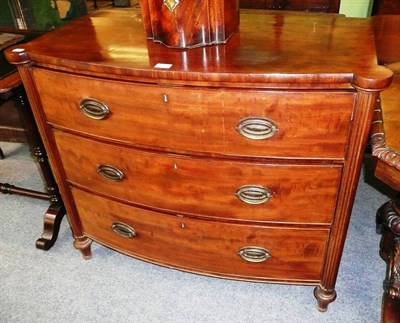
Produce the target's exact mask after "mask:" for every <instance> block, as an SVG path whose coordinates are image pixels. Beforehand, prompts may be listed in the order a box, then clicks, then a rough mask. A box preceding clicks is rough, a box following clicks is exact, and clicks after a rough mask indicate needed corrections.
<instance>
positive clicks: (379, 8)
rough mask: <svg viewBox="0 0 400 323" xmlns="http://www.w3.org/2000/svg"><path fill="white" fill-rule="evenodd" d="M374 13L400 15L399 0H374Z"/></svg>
mask: <svg viewBox="0 0 400 323" xmlns="http://www.w3.org/2000/svg"><path fill="white" fill-rule="evenodd" d="M372 15H400V2H399V1H398V0H374V5H373V7H372Z"/></svg>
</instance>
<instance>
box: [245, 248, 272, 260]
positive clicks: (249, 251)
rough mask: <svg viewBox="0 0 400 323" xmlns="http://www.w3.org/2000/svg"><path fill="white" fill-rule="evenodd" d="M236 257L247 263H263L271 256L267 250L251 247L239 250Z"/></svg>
mask: <svg viewBox="0 0 400 323" xmlns="http://www.w3.org/2000/svg"><path fill="white" fill-rule="evenodd" d="M238 255H239V256H240V257H241V258H242V259H244V260H246V261H248V262H263V261H267V260H268V259H269V258H271V254H270V253H269V251H268V250H267V249H264V248H261V247H253V246H248V247H242V248H240V249H239V251H238Z"/></svg>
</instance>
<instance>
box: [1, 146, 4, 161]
mask: <svg viewBox="0 0 400 323" xmlns="http://www.w3.org/2000/svg"><path fill="white" fill-rule="evenodd" d="M0 159H4V153H3V150H2V149H1V147H0Z"/></svg>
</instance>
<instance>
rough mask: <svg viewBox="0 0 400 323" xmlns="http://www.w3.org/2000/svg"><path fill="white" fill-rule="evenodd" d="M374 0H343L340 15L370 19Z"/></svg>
mask: <svg viewBox="0 0 400 323" xmlns="http://www.w3.org/2000/svg"><path fill="white" fill-rule="evenodd" d="M373 3H374V1H373V0H341V2H340V11H339V12H340V13H342V14H344V15H346V16H347V17H369V16H370V15H371V9H372V5H373Z"/></svg>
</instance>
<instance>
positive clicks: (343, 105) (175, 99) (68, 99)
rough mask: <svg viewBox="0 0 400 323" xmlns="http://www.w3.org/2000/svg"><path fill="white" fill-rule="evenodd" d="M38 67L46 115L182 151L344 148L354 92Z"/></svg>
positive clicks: (338, 152) (336, 151)
mask: <svg viewBox="0 0 400 323" xmlns="http://www.w3.org/2000/svg"><path fill="white" fill-rule="evenodd" d="M33 74H34V77H35V81H36V85H37V89H38V91H39V95H40V97H41V100H42V105H43V109H44V112H45V115H46V118H47V121H48V122H50V123H52V124H54V125H57V126H60V127H63V128H67V129H71V130H74V131H78V132H81V133H85V134H88V135H94V136H97V137H102V138H105V139H111V140H114V141H115V140H116V141H121V142H126V143H133V144H134V145H138V146H142V147H154V148H157V147H158V148H163V149H166V150H170V151H171V150H173V151H181V152H201V153H213V154H221V155H240V156H270V157H295V158H296V157H297V158H328V159H329V158H338V159H341V158H343V157H344V155H345V147H346V139H347V136H348V133H349V125H350V118H351V113H352V102H353V95H354V94H353V93H351V92H327V93H323V92H318V91H310V92H298V91H265V90H264V91H262V90H243V89H234V90H231V89H208V88H199V87H197V88H196V87H176V86H175V87H174V86H161V85H144V84H137V83H126V82H119V81H112V80H102V79H98V78H90V77H82V76H76V75H69V74H64V73H59V72H52V71H47V70H42V69H36V68H35V69H34V70H33ZM49 84H51V85H52V87H51V90H50V89H49ZM87 99H94V100H95V101H97V102H100V103H99V104H100V106H94V105H93V102H88V101H86V104H84V107H83V110H84V111H82V108H81V106H82V102H85V101H83V100H87ZM88 115H89V116H88ZM90 115H91V116H90Z"/></svg>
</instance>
